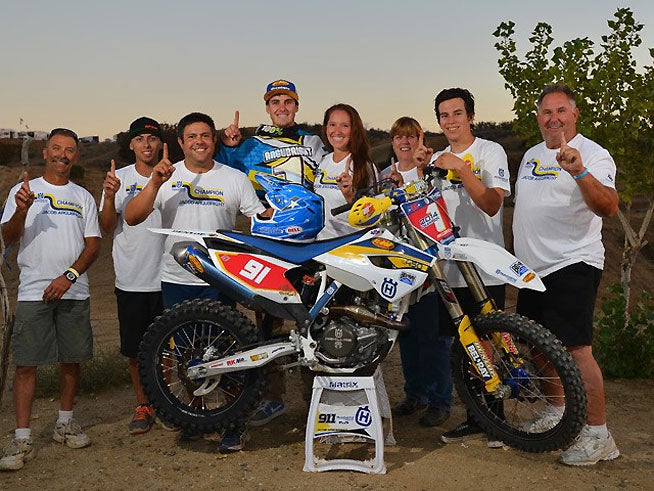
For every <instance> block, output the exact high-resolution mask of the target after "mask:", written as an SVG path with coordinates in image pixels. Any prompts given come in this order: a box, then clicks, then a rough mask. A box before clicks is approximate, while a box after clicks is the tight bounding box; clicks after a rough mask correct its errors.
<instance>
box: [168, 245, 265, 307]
mask: <svg viewBox="0 0 654 491" xmlns="http://www.w3.org/2000/svg"><path fill="white" fill-rule="evenodd" d="M170 254H171V255H172V256H173V257H174V258H175V261H177V262H178V263H179V265H180V266H182V267H183V268H184V269H185V270H187V271H188V272H189V273H193V274H194V275H195V276H197V277H198V278H201V279H203V280H204V281H205V282H207V283H208V284H209V285H217V286H218V287H219V288H220V289H221V291H222V292H223V293H225V294H226V295H228V296H229V297H231V298H232V299H233V300H235V301H237V302H245V301H249V300H252V298H254V294H253V293H252V292H251V291H249V290H247V289H246V288H243V287H242V286H241V285H240V284H239V283H238V282H236V281H234V280H233V279H232V278H230V277H229V276H227V275H226V274H224V273H223V272H222V271H220V270H218V269H217V268H216V267H215V266H214V265H213V262H212V261H211V258H210V257H209V251H208V250H207V249H206V248H205V247H203V246H202V245H200V244H198V243H197V242H190V241H182V242H176V243H175V244H174V245H173V246H172V248H171V250H170Z"/></svg>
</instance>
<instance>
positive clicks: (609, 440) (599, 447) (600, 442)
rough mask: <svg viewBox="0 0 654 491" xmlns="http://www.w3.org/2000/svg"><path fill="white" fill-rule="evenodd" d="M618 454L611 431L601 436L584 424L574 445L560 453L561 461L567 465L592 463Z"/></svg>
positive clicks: (613, 457) (611, 458)
mask: <svg viewBox="0 0 654 491" xmlns="http://www.w3.org/2000/svg"><path fill="white" fill-rule="evenodd" d="M619 455H620V450H618V447H617V445H616V444H615V440H613V437H612V436H611V433H609V435H608V437H603V436H600V435H599V434H597V433H596V432H594V431H593V430H592V429H591V428H590V426H588V425H585V426H584V427H583V428H582V430H581V433H579V436H577V440H576V442H575V443H574V445H572V446H571V447H570V448H568V449H567V450H566V451H565V452H563V454H562V455H561V462H563V463H564V464H567V465H594V464H597V463H598V462H599V461H600V460H613V459H616V458H618V456H619Z"/></svg>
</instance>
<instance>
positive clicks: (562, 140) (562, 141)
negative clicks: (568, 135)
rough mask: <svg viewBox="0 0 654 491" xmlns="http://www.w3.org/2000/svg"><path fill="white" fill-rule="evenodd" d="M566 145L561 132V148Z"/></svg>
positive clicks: (563, 134)
mask: <svg viewBox="0 0 654 491" xmlns="http://www.w3.org/2000/svg"><path fill="white" fill-rule="evenodd" d="M567 145H568V142H566V141H565V133H564V132H563V131H562V132H561V148H563V147H565V146H567Z"/></svg>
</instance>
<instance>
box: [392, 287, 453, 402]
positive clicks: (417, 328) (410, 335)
mask: <svg viewBox="0 0 654 491" xmlns="http://www.w3.org/2000/svg"><path fill="white" fill-rule="evenodd" d="M438 311H439V299H438V295H437V294H436V293H430V294H428V295H425V296H424V297H422V298H421V299H420V301H419V302H418V303H416V304H414V305H412V306H411V307H409V312H408V314H407V315H408V317H409V321H410V323H411V327H410V329H409V330H408V331H405V332H402V333H400V335H399V336H398V340H399V343H400V357H401V359H402V373H403V374H404V392H405V394H406V397H407V398H410V399H415V400H417V401H418V402H420V403H423V404H427V405H429V407H432V408H438V409H449V408H450V406H451V405H452V374H451V372H450V348H451V346H452V337H451V336H440V335H439V328H438V324H439V321H438V317H439V312H438Z"/></svg>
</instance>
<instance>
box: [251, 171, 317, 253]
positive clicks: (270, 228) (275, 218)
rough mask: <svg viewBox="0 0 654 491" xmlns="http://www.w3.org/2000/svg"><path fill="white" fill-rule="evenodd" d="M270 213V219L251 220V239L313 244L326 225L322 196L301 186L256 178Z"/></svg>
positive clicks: (259, 176) (265, 175) (259, 174)
mask: <svg viewBox="0 0 654 491" xmlns="http://www.w3.org/2000/svg"><path fill="white" fill-rule="evenodd" d="M254 177H255V179H256V180H257V182H258V183H259V184H260V185H261V187H262V188H263V189H264V191H265V192H266V201H267V202H268V204H269V205H270V206H271V208H272V209H273V214H272V217H270V218H259V217H258V216H256V215H255V216H254V217H252V235H259V236H262V237H268V238H271V239H278V240H285V241H289V242H313V241H314V240H316V236H317V235H318V232H320V231H321V230H322V228H323V226H324V225H325V215H324V208H325V206H324V203H323V199H322V196H318V195H317V194H314V193H312V192H311V191H309V190H308V189H307V188H305V187H304V186H302V185H301V184H296V183H291V182H289V181H285V180H283V179H279V178H277V177H274V176H271V175H268V174H261V173H257V174H255V176H254Z"/></svg>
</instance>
